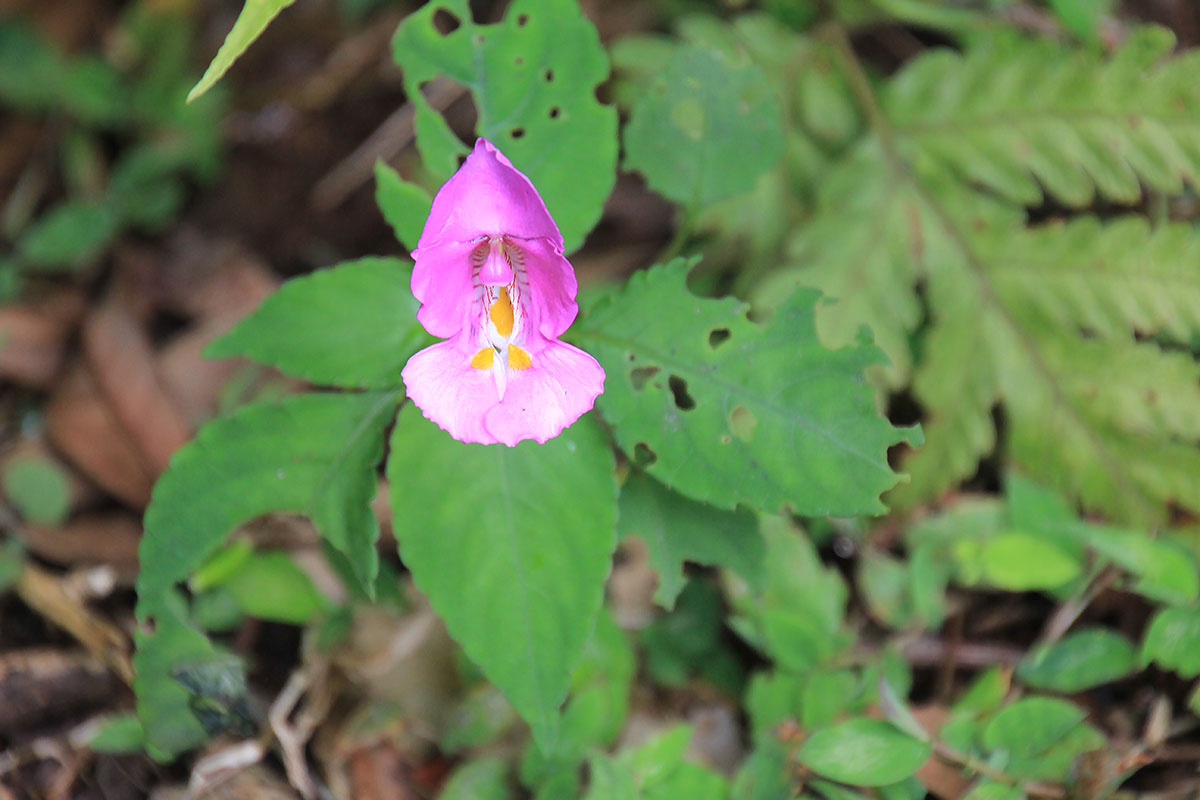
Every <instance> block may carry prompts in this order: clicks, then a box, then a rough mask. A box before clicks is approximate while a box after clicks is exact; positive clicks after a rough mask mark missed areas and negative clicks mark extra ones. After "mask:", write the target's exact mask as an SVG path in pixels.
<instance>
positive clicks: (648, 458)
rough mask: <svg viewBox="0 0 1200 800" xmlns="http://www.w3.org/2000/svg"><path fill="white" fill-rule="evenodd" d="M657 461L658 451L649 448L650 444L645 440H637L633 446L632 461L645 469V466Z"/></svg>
mask: <svg viewBox="0 0 1200 800" xmlns="http://www.w3.org/2000/svg"><path fill="white" fill-rule="evenodd" d="M655 461H658V453H656V452H654V451H653V450H651V449H650V445H648V444H646V443H645V442H638V443H637V444H635V445H634V446H633V463H634V464H635V465H636V466H638V467H641V468H642V469H645V468H646V467H648V466H650V465H651V464H653V463H654V462H655Z"/></svg>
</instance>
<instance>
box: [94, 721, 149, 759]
mask: <svg viewBox="0 0 1200 800" xmlns="http://www.w3.org/2000/svg"><path fill="white" fill-rule="evenodd" d="M87 746H88V747H89V748H90V749H91V750H93V751H95V752H97V753H140V752H141V751H142V750H144V749H145V747H146V732H145V731H144V730H142V723H141V721H139V720H138V718H137V715H136V714H115V715H113V716H111V717H106V718H105V719H103V720H101V722H100V724H99V725H98V726H97V727H96V729H95V730H94V731H93V732H92V735H91V738H90V739H88V743H87Z"/></svg>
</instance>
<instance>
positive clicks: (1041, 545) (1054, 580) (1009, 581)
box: [981, 533, 1083, 592]
mask: <svg viewBox="0 0 1200 800" xmlns="http://www.w3.org/2000/svg"><path fill="white" fill-rule="evenodd" d="M981 559H982V562H983V575H984V578H985V579H986V580H987V581H988V583H991V584H992V585H993V586H998V587H1000V588H1001V589H1008V590H1009V591H1013V592H1027V591H1030V590H1034V589H1054V588H1057V587H1059V586H1062V585H1063V584H1064V583H1067V582H1069V581H1072V580H1074V579H1075V578H1077V577H1078V576H1079V574H1080V573H1081V572H1082V571H1083V565H1082V564H1080V563H1079V561H1078V560H1077V559H1075V558H1073V557H1072V556H1071V554H1070V553H1066V552H1063V550H1062V549H1061V548H1059V547H1057V546H1055V545H1054V544H1051V543H1050V542H1048V541H1046V540H1045V539H1040V538H1038V537H1036V536H1033V535H1031V534H1027V533H1002V534H1000V535H999V536H995V537H993V538H991V539H989V540H988V541H987V543H986V544H985V545H984V546H983V553H982V555H981Z"/></svg>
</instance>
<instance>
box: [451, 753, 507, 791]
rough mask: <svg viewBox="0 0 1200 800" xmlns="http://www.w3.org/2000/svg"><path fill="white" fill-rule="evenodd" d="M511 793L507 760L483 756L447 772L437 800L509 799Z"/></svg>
mask: <svg viewBox="0 0 1200 800" xmlns="http://www.w3.org/2000/svg"><path fill="white" fill-rule="evenodd" d="M513 796H514V792H513V788H512V786H511V785H510V784H509V765H508V762H506V761H505V760H504V759H502V758H499V757H497V756H483V757H481V758H473V759H471V760H470V761H467V762H466V763H464V764H463V765H462V766H461V767H458V768H457V769H455V770H454V772H452V773H450V778H449V779H448V780H447V781H446V785H445V786H443V787H442V791H441V792H439V793H438V800H508V798H511V797H513Z"/></svg>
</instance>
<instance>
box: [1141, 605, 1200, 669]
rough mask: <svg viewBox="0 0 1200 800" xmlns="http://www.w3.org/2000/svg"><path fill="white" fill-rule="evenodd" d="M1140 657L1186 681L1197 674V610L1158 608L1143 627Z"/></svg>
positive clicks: (1199, 629) (1199, 640)
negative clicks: (1171, 671) (1146, 625)
mask: <svg viewBox="0 0 1200 800" xmlns="http://www.w3.org/2000/svg"><path fill="white" fill-rule="evenodd" d="M1142 656H1143V658H1145V659H1146V660H1147V661H1154V662H1155V663H1156V664H1158V665H1159V666H1161V667H1163V668H1164V669H1170V670H1174V671H1175V672H1178V673H1179V674H1180V675H1182V676H1184V677H1185V678H1193V677H1195V676H1196V675H1200V610H1198V609H1196V608H1164V609H1160V610H1159V612H1158V613H1157V614H1155V615H1154V619H1152V620H1151V621H1150V625H1149V626H1148V627H1147V628H1146V638H1145V640H1144V641H1143V643H1142Z"/></svg>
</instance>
